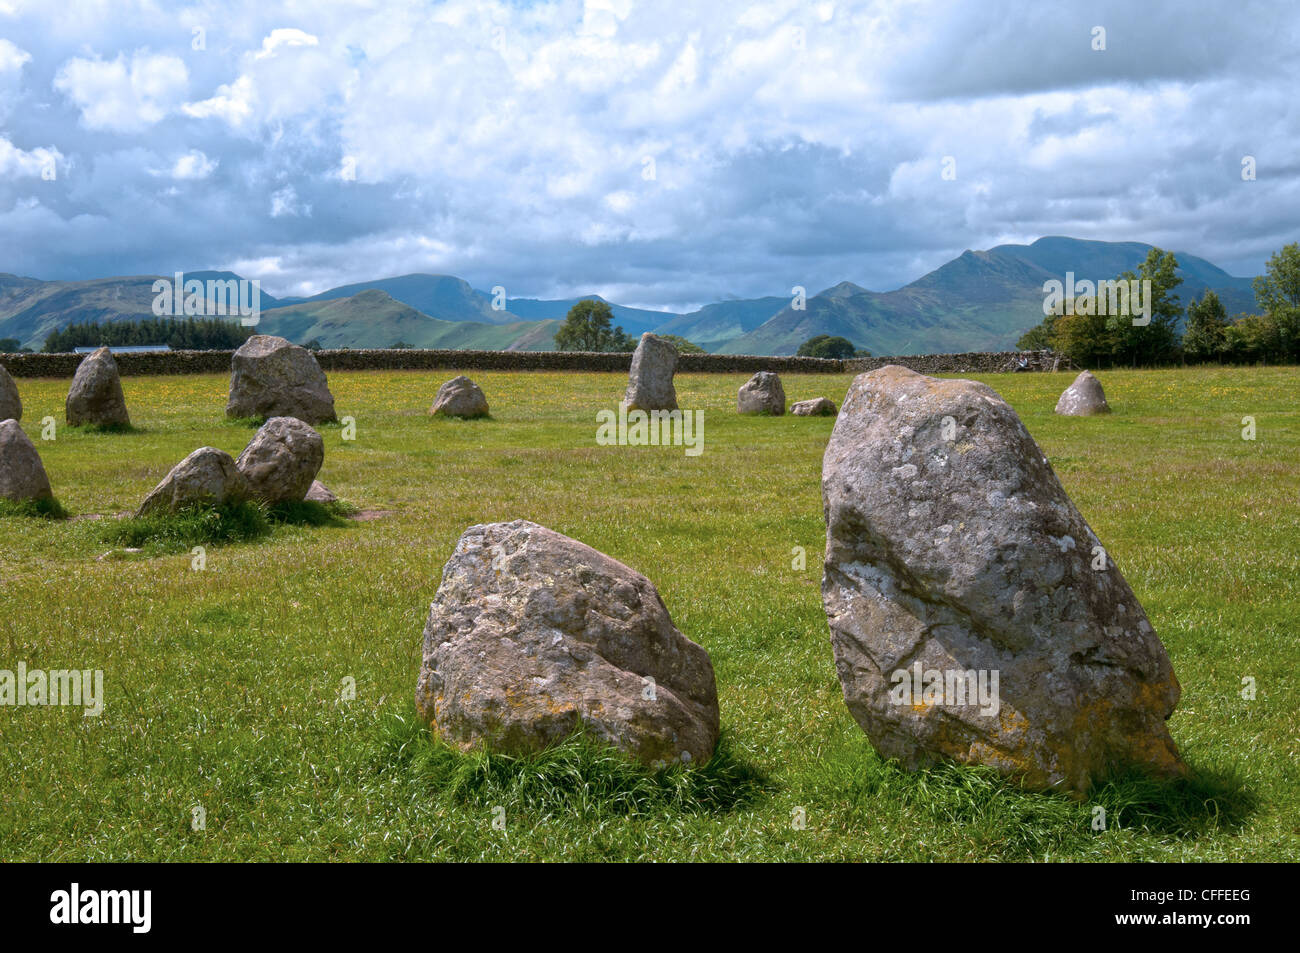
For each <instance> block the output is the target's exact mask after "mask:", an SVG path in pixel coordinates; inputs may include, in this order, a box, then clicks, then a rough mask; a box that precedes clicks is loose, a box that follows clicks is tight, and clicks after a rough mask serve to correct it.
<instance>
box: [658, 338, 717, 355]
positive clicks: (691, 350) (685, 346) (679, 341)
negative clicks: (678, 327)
mask: <svg viewBox="0 0 1300 953" xmlns="http://www.w3.org/2000/svg"><path fill="white" fill-rule="evenodd" d="M659 336H660V337H661V338H663V339H664V340H665V341H668V342H670V343H671V344H672V346H673V347H675V348H677V353H678V354H707V353H708V352H707V351H706V350H704V348H702V347H700V346H699V345H698V344H695V343H694V342H692V341H688V340H686V338H684V337H682V336H680V335H677V334H661V335H659Z"/></svg>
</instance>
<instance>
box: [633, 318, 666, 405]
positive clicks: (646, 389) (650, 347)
mask: <svg viewBox="0 0 1300 953" xmlns="http://www.w3.org/2000/svg"><path fill="white" fill-rule="evenodd" d="M676 369H677V348H675V347H674V346H673V343H672V342H671V341H665V340H664V339H663V338H661V337H659V336H657V335H654V334H651V333H650V332H649V331H647V332H646V333H645V334H643V335H641V341H640V342H639V343H638V344H637V346H636V350H635V351H634V352H633V353H632V368H631V370H629V371H628V375H627V391H626V393H624V395H623V402H624V403H626V404H627V409H628V410H676V409H677V389H676V388H675V387H673V372H674V371H675V370H676Z"/></svg>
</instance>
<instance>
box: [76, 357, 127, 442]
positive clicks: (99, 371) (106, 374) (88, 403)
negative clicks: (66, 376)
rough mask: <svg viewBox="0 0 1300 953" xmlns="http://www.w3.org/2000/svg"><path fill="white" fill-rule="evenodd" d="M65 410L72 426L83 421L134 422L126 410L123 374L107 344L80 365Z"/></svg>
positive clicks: (99, 423) (97, 423)
mask: <svg viewBox="0 0 1300 953" xmlns="http://www.w3.org/2000/svg"><path fill="white" fill-rule="evenodd" d="M64 411H65V414H66V417H67V421H68V425H69V426H71V427H77V426H80V425H81V424H90V425H91V426H94V427H129V426H130V425H131V417H130V416H129V415H128V414H127V412H126V398H125V397H124V396H123V394H122V378H121V377H120V376H119V374H118V372H117V361H116V360H114V359H113V353H112V352H111V351H110V350H109V349H108V348H106V347H101V348H100V349H99V350H98V351H95V352H94V353H93V354H88V355H86V358H85V359H84V360H83V361H82V362H81V363H80V364H78V365H77V373H76V374H75V375H74V376H73V378H72V386H71V387H70V388H69V389H68V399H67V402H66V404H65V405H64Z"/></svg>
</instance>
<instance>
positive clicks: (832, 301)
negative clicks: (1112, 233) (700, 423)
mask: <svg viewBox="0 0 1300 953" xmlns="http://www.w3.org/2000/svg"><path fill="white" fill-rule="evenodd" d="M1150 248H1151V246H1150V245H1144V244H1142V243H1140V242H1095V241H1084V240H1081V239H1075V238H1059V237H1052V238H1041V239H1039V240H1038V241H1036V242H1034V243H1033V244H1032V245H999V246H997V247H996V248H991V249H989V250H988V251H965V252H963V253H962V254H961V255H960V256H958V257H957V258H954V259H953V260H952V261H950V262H947V263H946V264H944V265H942V266H941V267H939V268H936V269H935V270H934V271H932V272H930V273H929V274H927V275H924V276H923V277H921V278H918V279H917V280H916V281H914V282H912V283H911V284H909V285H906V286H905V287H903V288H899V289H898V290H897V291H887V292H883V293H882V292H875V291H864V290H862V289H860V288H857V286H855V285H850V284H848V283H847V282H845V283H841V284H839V285H836V286H835V287H834V288H830V289H827V290H826V291H823V292H821V293H820V294H817V295H815V296H814V297H812V298H809V299H808V300H807V302H806V308H805V309H804V310H795V309H794V308H793V307H792V306H790V304H789V302H787V303H786V306H785V307H784V308H782V310H781V311H780V312H779V313H778V314H776V315H774V316H773V317H772V318H770V319H769V320H767V321H765V322H764V323H763V324H762V325H760V326H759V327H757V328H754V329H753V330H752V331H748V332H747V333H745V334H742V335H740V336H738V337H735V338H732V339H731V340H729V341H727V342H726V343H725V344H724V345H723V346H722V347H721V348H719V350H720V351H721V352H722V353H724V354H793V353H794V352H795V351H796V350H797V349H798V347H799V345H800V344H801V343H802V342H804V341H806V340H807V339H808V338H810V337H812V336H814V335H817V334H832V335H840V336H842V337H845V338H848V339H849V340H850V341H852V342H853V343H854V344H856V345H857V346H858V347H860V348H866V349H867V350H869V351H871V353H872V354H877V355H887V354H921V353H926V352H932V353H939V352H958V351H1001V350H1008V349H1011V348H1013V347H1014V346H1015V342H1016V339H1017V338H1019V336H1020V335H1021V334H1022V333H1024V332H1025V331H1026V330H1028V329H1029V328H1031V327H1033V326H1034V325H1036V324H1038V323H1039V322H1040V321H1042V319H1043V283H1044V282H1045V281H1048V280H1051V279H1057V280H1060V281H1064V279H1065V274H1066V272H1067V271H1073V272H1074V274H1075V278H1076V280H1084V279H1088V280H1091V281H1096V280H1104V279H1108V278H1113V277H1115V276H1116V275H1118V274H1119V273H1120V272H1122V271H1125V270H1136V269H1137V267H1138V265H1139V264H1140V263H1141V262H1142V260H1143V259H1144V258H1145V257H1146V254H1147V251H1148V250H1149V249H1150ZM1175 255H1177V257H1178V261H1179V264H1180V268H1179V274H1180V275H1181V276H1182V278H1183V284H1182V285H1181V286H1180V287H1179V288H1178V295H1179V298H1180V300H1181V302H1182V304H1183V306H1184V307H1186V305H1187V303H1188V302H1189V301H1191V300H1192V299H1193V298H1199V297H1200V296H1201V295H1202V294H1203V293H1204V291H1205V289H1206V288H1213V289H1214V290H1215V291H1216V292H1217V293H1218V294H1219V297H1220V298H1222V299H1223V302H1224V305H1225V307H1226V308H1227V309H1228V313H1229V314H1236V313H1237V312H1239V311H1250V310H1253V309H1254V306H1255V300H1254V293H1253V292H1252V291H1251V279H1249V278H1238V277H1235V276H1233V275H1229V274H1228V273H1227V272H1225V271H1223V269H1221V268H1219V267H1217V266H1215V265H1213V264H1211V263H1210V262H1208V261H1206V260H1205V259H1203V258H1197V257H1195V256H1193V255H1188V254H1186V253H1184V252H1175Z"/></svg>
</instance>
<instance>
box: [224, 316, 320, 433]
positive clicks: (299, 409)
mask: <svg viewBox="0 0 1300 953" xmlns="http://www.w3.org/2000/svg"><path fill="white" fill-rule="evenodd" d="M226 416H227V417H267V418H270V417H297V418H298V419H299V420H302V421H305V422H306V423H309V424H321V423H326V422H327V421H333V420H337V419H338V416H337V415H336V414H335V412H334V395H333V394H331V393H330V389H329V385H328V384H327V383H326V381H325V372H324V371H322V370H321V369H320V365H319V364H317V363H316V358H315V357H314V356H313V355H312V353H311V351H309V350H307V349H306V348H305V347H299V346H298V345H296V344H290V343H289V342H288V341H286V340H285V339H284V338H280V337H275V336H274V335H271V334H254V335H253V336H252V337H250V338H249V339H248V340H247V341H245V342H244V343H243V344H242V345H240V347H239V350H237V351H236V352H235V355H234V357H233V358H231V361H230V399H229V401H228V402H227V403H226Z"/></svg>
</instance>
